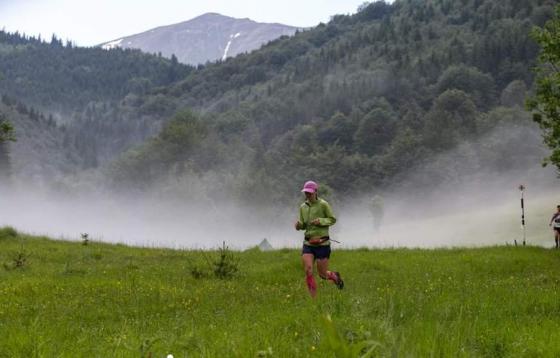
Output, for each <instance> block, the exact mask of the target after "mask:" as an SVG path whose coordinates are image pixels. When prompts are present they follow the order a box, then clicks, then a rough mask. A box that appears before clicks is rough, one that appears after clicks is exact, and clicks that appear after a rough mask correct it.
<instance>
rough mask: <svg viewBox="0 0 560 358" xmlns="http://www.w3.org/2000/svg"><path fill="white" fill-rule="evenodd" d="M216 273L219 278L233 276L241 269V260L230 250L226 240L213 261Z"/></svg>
mask: <svg viewBox="0 0 560 358" xmlns="http://www.w3.org/2000/svg"><path fill="white" fill-rule="evenodd" d="M213 266H214V275H215V276H216V277H217V278H219V279H222V280H223V279H228V278H231V277H233V276H234V275H235V274H236V273H237V271H239V260H238V259H237V257H235V256H234V255H233V252H231V251H230V250H229V248H228V247H227V246H226V243H225V241H224V243H223V246H222V247H221V248H219V249H218V256H217V258H216V259H215V260H214V262H213Z"/></svg>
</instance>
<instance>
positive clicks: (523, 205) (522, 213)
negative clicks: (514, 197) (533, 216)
mask: <svg viewBox="0 0 560 358" xmlns="http://www.w3.org/2000/svg"><path fill="white" fill-rule="evenodd" d="M519 190H520V191H521V227H522V228H523V246H525V203H524V200H523V192H524V191H525V186H523V184H521V185H520V186H519Z"/></svg>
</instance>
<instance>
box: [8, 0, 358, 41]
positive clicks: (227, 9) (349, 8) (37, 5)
mask: <svg viewBox="0 0 560 358" xmlns="http://www.w3.org/2000/svg"><path fill="white" fill-rule="evenodd" d="M364 2H365V0H198V1H195V0H152V1H148V0H96V1H92V0H90V1H83V0H0V28H3V29H5V30H6V31H9V32H15V31H19V32H20V33H21V32H23V33H25V34H27V35H33V36H37V35H39V34H40V35H41V37H42V38H43V39H48V40H50V38H51V36H52V34H53V33H55V34H56V35H57V36H58V37H59V38H61V39H63V40H68V39H69V40H72V41H73V42H74V43H76V44H77V45H80V46H93V45H97V44H100V43H102V42H106V41H109V40H114V39H117V38H119V37H123V36H127V35H133V34H136V33H139V32H143V31H146V30H149V29H152V28H154V27H158V26H163V25H170V24H174V23H178V22H182V21H187V20H190V19H192V18H194V17H196V16H198V15H202V14H204V13H207V12H217V13H220V14H222V15H227V16H232V17H236V18H243V17H248V18H250V19H252V20H255V21H258V22H278V23H282V24H286V25H292V26H299V27H309V26H315V25H317V24H318V23H320V22H327V21H329V19H330V17H331V16H332V15H336V14H350V13H354V12H356V9H357V8H358V6H359V5H360V4H363V3H364Z"/></svg>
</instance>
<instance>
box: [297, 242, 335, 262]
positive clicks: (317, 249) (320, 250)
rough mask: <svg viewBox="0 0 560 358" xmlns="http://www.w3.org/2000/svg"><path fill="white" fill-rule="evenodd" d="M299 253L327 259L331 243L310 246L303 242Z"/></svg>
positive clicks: (329, 255)
mask: <svg viewBox="0 0 560 358" xmlns="http://www.w3.org/2000/svg"><path fill="white" fill-rule="evenodd" d="M301 254H302V255H303V254H312V255H313V258H314V259H315V260H321V259H328V258H329V257H331V245H322V246H319V245H317V246H312V245H305V244H304V245H303V249H302V250H301Z"/></svg>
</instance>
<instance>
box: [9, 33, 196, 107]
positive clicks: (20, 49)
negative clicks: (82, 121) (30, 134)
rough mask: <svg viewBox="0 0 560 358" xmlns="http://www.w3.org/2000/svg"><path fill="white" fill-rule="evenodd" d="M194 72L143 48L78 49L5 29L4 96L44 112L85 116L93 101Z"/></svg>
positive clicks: (52, 40)
mask: <svg viewBox="0 0 560 358" xmlns="http://www.w3.org/2000/svg"><path fill="white" fill-rule="evenodd" d="M191 70H192V68H191V67H188V66H185V65H182V64H180V63H178V62H177V61H176V59H175V61H171V60H168V59H165V58H162V57H157V56H152V55H147V54H143V53H141V52H140V51H139V50H130V49H129V50H122V49H114V50H111V51H106V50H102V49H101V48H85V47H75V46H74V45H73V44H72V43H70V42H67V43H66V44H63V42H62V41H61V40H60V39H58V38H56V36H53V38H52V39H51V40H50V42H46V41H43V40H41V39H40V38H34V37H28V36H25V35H20V34H18V33H15V34H11V33H7V32H5V31H0V93H2V94H5V95H9V96H10V97H12V98H18V99H21V100H22V101H24V102H25V103H26V104H27V105H33V106H35V107H38V108H40V109H48V110H50V111H57V112H66V113H68V112H72V111H79V112H81V111H82V110H83V108H84V107H85V106H86V105H87V104H88V103H90V102H97V101H116V100H120V99H122V97H124V96H125V95H126V94H127V93H130V92H133V93H136V92H142V91H146V90H148V89H149V88H151V87H154V86H160V85H167V84H169V83H172V82H173V81H175V80H177V79H179V78H182V77H184V76H185V75H186V74H187V73H188V72H190V71H191Z"/></svg>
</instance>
